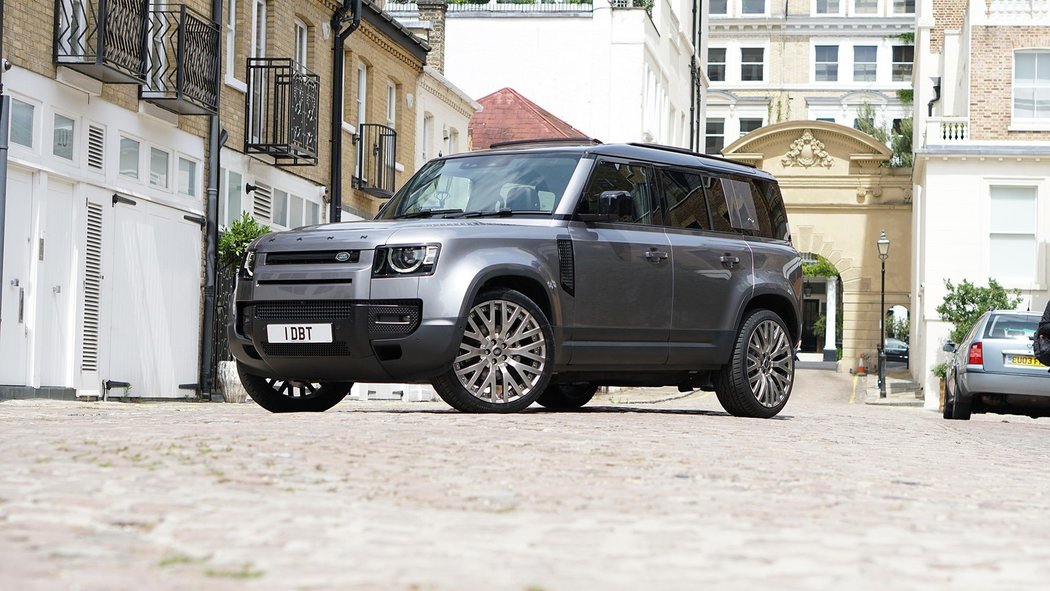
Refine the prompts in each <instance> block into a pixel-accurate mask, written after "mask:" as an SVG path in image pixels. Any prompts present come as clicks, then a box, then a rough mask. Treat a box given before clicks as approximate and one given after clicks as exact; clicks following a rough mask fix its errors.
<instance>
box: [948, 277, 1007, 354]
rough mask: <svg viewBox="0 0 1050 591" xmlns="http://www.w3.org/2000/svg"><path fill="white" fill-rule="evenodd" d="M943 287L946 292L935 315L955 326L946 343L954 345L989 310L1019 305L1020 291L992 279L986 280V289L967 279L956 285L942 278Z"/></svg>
mask: <svg viewBox="0 0 1050 591" xmlns="http://www.w3.org/2000/svg"><path fill="white" fill-rule="evenodd" d="M944 286H945V287H946V288H947V289H948V293H947V294H946V295H945V296H944V301H943V302H942V303H941V305H939V306H937V313H938V314H940V315H941V319H943V320H946V321H948V322H951V323H952V325H954V328H952V333H951V335H950V336H949V337H948V340H950V341H951V342H953V343H956V344H958V343H961V342H962V340H963V339H964V338H965V337H966V333H968V332H970V329H971V328H973V325H974V323H976V322H977V319H978V318H980V317H981V314H984V313H985V312H987V311H989V310H1013V309H1015V308H1016V307H1017V304H1020V303H1021V292H1020V290H1017V289H1006V288H1004V287H1003V286H1002V285H999V282H998V281H996V280H995V279H989V280H988V287H978V286H976V285H974V284H973V283H970V282H969V281H967V280H966V279H963V280H962V282H961V283H959V284H958V285H955V284H953V283H952V282H951V280H950V279H945V280H944Z"/></svg>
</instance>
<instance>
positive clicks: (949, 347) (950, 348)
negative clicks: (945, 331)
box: [943, 341, 955, 353]
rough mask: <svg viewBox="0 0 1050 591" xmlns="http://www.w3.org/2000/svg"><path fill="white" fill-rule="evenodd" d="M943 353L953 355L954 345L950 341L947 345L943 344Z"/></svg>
mask: <svg viewBox="0 0 1050 591" xmlns="http://www.w3.org/2000/svg"><path fill="white" fill-rule="evenodd" d="M943 351H944V352H945V353H955V343H953V342H951V341H948V342H947V343H944V348H943Z"/></svg>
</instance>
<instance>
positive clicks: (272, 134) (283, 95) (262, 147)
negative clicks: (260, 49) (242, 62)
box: [244, 57, 321, 166]
mask: <svg viewBox="0 0 1050 591" xmlns="http://www.w3.org/2000/svg"><path fill="white" fill-rule="evenodd" d="M320 83H321V81H320V78H319V77H318V76H317V74H314V73H313V72H310V71H309V70H307V69H306V68H304V67H302V66H300V65H299V64H297V63H296V62H295V61H294V60H292V59H290V58H269V57H267V58H248V95H247V97H246V98H245V102H244V105H245V110H244V138H245V140H244V143H245V151H246V152H248V153H249V154H265V155H267V156H270V157H272V158H273V159H274V161H275V163H276V164H279V165H284V166H298V165H311V166H314V165H316V164H317V112H318V89H319V87H320Z"/></svg>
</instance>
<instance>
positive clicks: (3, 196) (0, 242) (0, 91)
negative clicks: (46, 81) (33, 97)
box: [0, 0, 11, 330]
mask: <svg viewBox="0 0 1050 591" xmlns="http://www.w3.org/2000/svg"><path fill="white" fill-rule="evenodd" d="M3 53H4V0H0V279H2V278H3V276H4V234H5V228H6V226H5V224H6V223H7V140H8V134H9V128H10V124H9V123H10V122H9V118H10V116H11V97H9V96H7V95H5V94H4V72H6V71H7V70H8V68H10V67H11V64H10V63H9V62H8V61H7V59H6V58H4V57H3ZM6 289H7V286H6V285H0V306H2V305H3V303H4V291H5V290H6ZM0 309H3V308H2V307H0ZM0 322H3V317H2V316H0ZM2 329H3V327H2V326H0V330H2Z"/></svg>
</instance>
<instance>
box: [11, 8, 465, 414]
mask: <svg viewBox="0 0 1050 591" xmlns="http://www.w3.org/2000/svg"><path fill="white" fill-rule="evenodd" d="M341 8H342V4H341V3H340V2H336V1H332V0H304V1H302V2H279V1H277V0H216V1H214V2H213V1H208V0H186V2H184V3H181V4H165V5H160V4H155V3H151V2H147V1H145V0H109V1H108V2H89V1H88V0H15V1H9V2H6V3H5V19H6V20H5V22H4V33H5V34H4V41H5V43H4V46H3V48H2V50H3V57H4V58H6V59H7V60H9V61H10V62H11V64H12V68H11V70H10V71H8V72H7V73H6V74H5V75H4V77H3V82H4V90H5V92H6V94H7V95H9V96H10V97H11V110H10V119H11V125H10V142H11V149H10V152H9V167H8V185H7V209H6V211H7V219H6V224H5V230H6V234H5V241H4V244H5V249H4V265H3V278H2V281H3V283H2V286H0V289H3V293H2V309H0V314H2V315H0V350H2V351H3V355H0V384H2V385H3V386H0V397H8V396H34V395H35V396H43V395H47V396H60V397H73V396H105V395H107V394H109V395H130V396H142V397H151V398H193V397H196V396H198V395H199V393H200V392H202V391H204V392H207V391H208V390H209V389H210V386H209V384H210V383H211V378H212V373H211V369H210V367H211V366H210V359H209V360H204V361H202V358H203V357H205V356H206V355H205V353H206V352H207V350H208V349H209V348H210V346H211V342H210V340H209V339H208V338H207V336H208V331H207V330H205V328H204V327H205V325H206V322H205V321H206V320H207V319H209V318H210V315H211V314H210V310H209V309H210V307H211V303H212V301H211V300H212V299H214V293H215V284H214V281H213V277H214V267H211V266H209V264H208V261H209V259H210V258H212V257H211V256H209V255H207V254H206V253H207V252H208V251H209V250H210V249H211V248H213V246H210V245H209V242H210V238H209V234H211V235H212V236H214V234H213V233H212V232H213V231H214V229H215V228H216V225H217V226H218V227H222V226H227V225H228V224H229V223H230V222H231V220H233V219H235V218H236V217H238V216H239V215H240V213H242V212H248V213H250V214H252V215H253V216H254V217H255V218H256V219H258V220H259V221H261V222H262V223H265V224H267V225H269V226H271V227H273V228H274V229H282V228H291V227H296V226H301V225H306V224H310V223H316V222H320V221H326V220H327V219H328V218H329V211H328V210H329V205H328V199H329V198H330V196H331V195H332V194H333V192H334V189H336V187H334V186H333V166H332V148H331V145H332V141H331V140H332V139H333V136H332V129H333V128H338V129H339V133H340V134H341V135H340V136H339V137H340V139H342V140H343V142H342V143H343V150H342V158H341V160H340V164H341V172H342V174H340V175H339V176H338V178H336V179H335V184H336V186H337V187H338V192H340V193H341V195H342V203H343V208H342V210H341V211H342V213H343V215H342V218H343V219H355V218H362V217H370V216H371V215H373V214H374V213H375V211H376V210H377V209H378V207H379V205H380V204H381V203H382V202H383V201H382V200H383V198H385V197H386V196H389V195H390V194H391V192H392V191H393V190H394V189H395V188H396V187H397V186H399V185H400V184H401V183H403V182H404V180H406V179H407V178H408V175H410V174H411V173H412V172H413V171H414V169H415V168H416V165H417V162H416V152H417V145H416V136H417V126H418V123H417V121H418V120H419V117H418V116H417V115H418V114H417V106H418V101H416V100H415V99H416V94H417V87H418V85H419V82H420V79H421V78H422V77H423V73H424V65H425V63H426V56H427V52H428V50H429V46H428V44H427V43H426V42H425V41H423V40H422V39H420V38H419V37H416V36H414V35H412V34H411V33H409V32H408V30H407V29H405V28H404V27H403V26H401V25H400V24H398V23H397V22H396V21H394V20H393V19H392V18H391V17H390V16H389V15H387V14H386V13H384V12H383V11H382V10H381V9H380V8H379V6H378V5H376V4H375V3H373V2H370V1H369V0H364V2H363V4H362V10H361V14H360V21H359V28H357V29H356V30H355V31H354V32H353V33H352V34H351V35H349V37H348V39H347V40H346V42H345V44H344V46H343V47H342V50H343V53H342V59H343V66H344V67H343V70H342V71H341V72H334V64H335V61H336V54H335V53H334V51H333V48H334V44H335V43H336V39H337V35H338V32H339V29H340V28H342V27H345V26H348V22H349V21H347V22H340V23H335V22H333V15H335V14H337V13H338V12H339V11H340V10H341ZM42 23H45V24H46V26H42ZM27 32H30V33H29V34H27ZM336 76H339V79H340V80H342V82H343V83H344V92H343V93H342V95H341V98H340V100H339V101H338V102H339V103H340V104H337V105H334V107H335V112H334V114H335V115H336V116H338V115H339V113H340V112H341V113H342V117H341V118H340V119H339V120H336V121H335V125H333V82H334V81H335V77H336ZM446 82H447V81H446ZM432 85H433V84H432ZM468 100H469V99H468ZM466 118H469V114H468V115H467V116H466ZM462 126H463V127H464V128H465V127H466V123H465V119H464V122H463V123H462ZM359 155H361V156H362V157H361V158H360V159H359ZM212 195H214V196H215V200H214V201H212V200H211V196H212ZM209 230H210V231H209ZM220 330H221V329H220ZM202 384H204V386H203V387H202Z"/></svg>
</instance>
